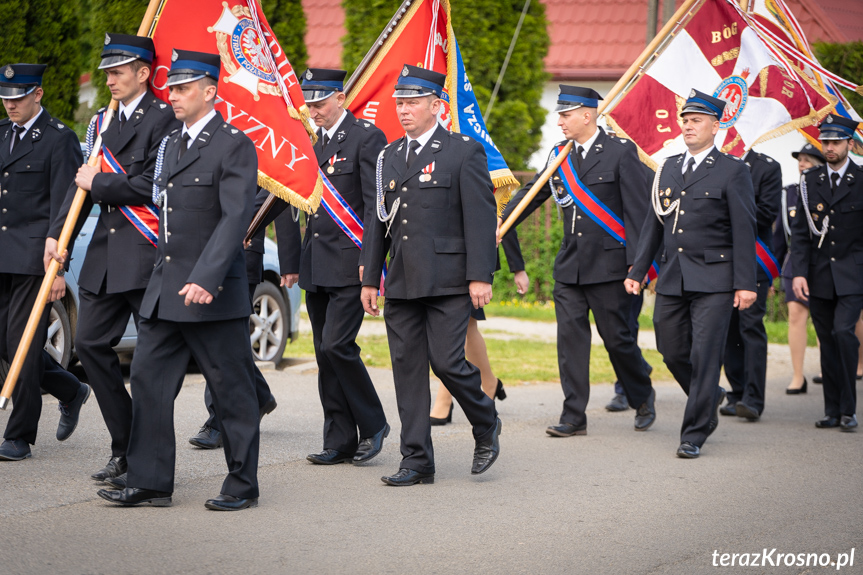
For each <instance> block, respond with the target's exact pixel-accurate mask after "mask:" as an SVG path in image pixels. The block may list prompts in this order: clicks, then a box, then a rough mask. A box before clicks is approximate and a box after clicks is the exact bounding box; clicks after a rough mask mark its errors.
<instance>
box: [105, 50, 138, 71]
mask: <svg viewBox="0 0 863 575" xmlns="http://www.w3.org/2000/svg"><path fill="white" fill-rule="evenodd" d="M137 59H138V57H137V56H128V55H126V54H117V55H113V56H105V57H104V58H102V61H101V62H99V70H104V69H105V68H113V67H115V66H122V65H123V64H128V63H130V62H134V61H135V60H137Z"/></svg>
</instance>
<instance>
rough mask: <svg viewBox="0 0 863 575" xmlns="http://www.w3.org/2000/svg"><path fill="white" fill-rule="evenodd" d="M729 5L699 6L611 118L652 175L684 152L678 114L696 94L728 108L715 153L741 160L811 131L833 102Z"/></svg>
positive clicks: (708, 1) (720, 1) (706, 1)
mask: <svg viewBox="0 0 863 575" xmlns="http://www.w3.org/2000/svg"><path fill="white" fill-rule="evenodd" d="M749 21H750V17H749V16H748V15H747V14H746V13H744V12H743V11H742V10H741V9H740V7H739V6H737V4H736V3H735V2H733V1H732V0H700V1H699V2H696V3H695V4H694V5H693V7H692V8H691V9H690V11H689V12H687V15H686V16H685V17H684V18H683V19H682V20H681V22H680V24H679V25H678V26H677V27H676V28H675V29H674V30H673V31H672V35H671V36H670V38H671V39H670V41H669V42H666V43H665V44H664V46H663V47H662V48H661V49H660V50H658V56H657V57H655V58H653V59H651V60H650V61H648V62H647V63H646V64H645V66H644V67H643V68H642V70H641V72H639V74H638V75H637V76H636V77H635V78H634V79H633V80H632V81H631V82H630V84H629V85H628V86H627V89H626V91H625V93H624V94H623V96H622V97H621V98H620V99H618V100H617V101H616V103H614V104H613V108H612V109H611V111H610V112H606V119H607V121H608V123H609V125H610V126H611V127H612V128H613V129H614V130H615V131H616V132H617V134H618V135H620V136H623V137H626V138H629V139H631V140H633V141H634V142H635V143H636V144H637V145H638V147H639V154H640V156H641V159H642V161H644V162H645V163H647V164H648V165H650V166H651V167H653V168H656V166H657V162H658V161H659V160H661V159H662V158H664V157H667V156H670V155H673V154H678V153H681V152H683V151H685V150H686V146H685V144H684V142H683V137H682V132H681V129H680V124H679V112H680V110H681V108H682V106H683V104H684V103H685V101H686V99H687V98H688V97H689V93H690V90H691V89H693V88H694V89H697V90H701V91H702V92H706V93H708V94H712V95H713V96H714V97H716V98H721V99H723V100H726V101H727V102H728V104H727V105H726V107H725V113H724V114H723V116H722V118H721V119H720V130H719V133H718V134H717V135H716V139H715V141H716V146H717V148H719V149H720V150H721V151H722V152H724V153H730V154H733V155H735V156H738V157H739V156H742V155H743V154H744V153H745V152H746V151H747V150H748V149H750V148H751V147H752V146H754V145H755V144H757V143H759V142H763V141H765V140H768V139H770V138H775V137H777V136H780V135H782V134H785V133H787V132H790V131H793V130H796V129H799V128H804V127H807V126H814V125H816V124H817V123H818V122H820V120H821V119H822V118H823V117H824V116H826V115H827V114H828V113H829V112H830V111H831V110H832V109H833V107H834V106H835V104H836V98H835V97H834V96H831V95H830V94H829V93H827V92H826V91H824V90H823V89H822V88H821V87H819V86H818V85H817V84H816V83H815V82H813V81H812V80H811V79H810V78H808V77H807V76H806V75H804V74H802V73H801V72H800V70H799V69H798V68H797V67H796V66H794V65H793V63H792V62H790V61H789V59H788V58H786V57H785V56H784V55H783V54H782V52H780V51H779V50H778V49H777V48H776V47H775V46H773V45H772V44H771V43H770V42H768V41H767V40H766V39H765V37H764V36H763V34H761V33H760V32H758V31H756V30H755V29H754V28H753V27H752V26H750V25H749Z"/></svg>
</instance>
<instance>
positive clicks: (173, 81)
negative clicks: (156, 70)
mask: <svg viewBox="0 0 863 575" xmlns="http://www.w3.org/2000/svg"><path fill="white" fill-rule="evenodd" d="M208 77H209V76H207V75H206V74H198V73H179V74H170V73H169V74H168V82H167V84H166V85H167V86H177V85H179V84H188V83H189V82H194V81H195V80H200V79H201V78H208Z"/></svg>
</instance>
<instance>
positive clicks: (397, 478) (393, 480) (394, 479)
mask: <svg viewBox="0 0 863 575" xmlns="http://www.w3.org/2000/svg"><path fill="white" fill-rule="evenodd" d="M381 481H383V482H384V483H386V484H387V485H394V486H396V487H404V486H406V485H416V484H417V483H434V473H420V472H419V471H414V470H413V469H399V470H398V473H396V474H395V475H384V476H383V477H381Z"/></svg>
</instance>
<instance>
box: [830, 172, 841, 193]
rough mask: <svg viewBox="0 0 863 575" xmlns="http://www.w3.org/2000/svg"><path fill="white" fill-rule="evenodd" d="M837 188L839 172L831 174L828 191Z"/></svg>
mask: <svg viewBox="0 0 863 575" xmlns="http://www.w3.org/2000/svg"><path fill="white" fill-rule="evenodd" d="M837 187H839V172H833V173H832V174H830V189H831V190H836V188H837Z"/></svg>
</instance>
